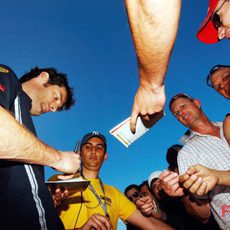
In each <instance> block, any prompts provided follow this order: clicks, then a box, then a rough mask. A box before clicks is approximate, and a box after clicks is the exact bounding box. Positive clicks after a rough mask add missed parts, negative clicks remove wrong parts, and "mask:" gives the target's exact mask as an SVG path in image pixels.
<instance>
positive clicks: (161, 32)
mask: <svg viewBox="0 0 230 230" xmlns="http://www.w3.org/2000/svg"><path fill="white" fill-rule="evenodd" d="M125 4H126V9H127V15H128V20H129V25H130V29H131V33H132V38H133V42H134V46H135V50H136V55H137V61H138V71H139V80H140V84H139V88H138V90H137V93H136V95H135V99H134V104H133V109H132V114H131V120H130V129H131V131H133V132H135V127H136V120H137V117H138V116H141V118H142V120H146V121H149V120H151V116H152V115H153V114H154V113H157V112H160V111H162V110H163V109H164V105H165V100H166V98H165V89H164V78H165V74H166V71H167V68H168V62H169V59H170V55H171V52H172V49H173V46H174V42H175V39H176V34H177V29H178V23H179V16H180V8H181V0H172V1H167V0H161V1H158V0H125Z"/></svg>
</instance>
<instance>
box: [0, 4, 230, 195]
mask: <svg viewBox="0 0 230 230" xmlns="http://www.w3.org/2000/svg"><path fill="white" fill-rule="evenodd" d="M208 2H209V1H208V0H203V1H199V0H193V1H183V5H182V12H181V20H180V25H179V31H178V35H177V40H176V43H175V47H174V50H173V54H172V57H171V60H170V63H169V69H168V72H167V76H166V80H165V85H166V94H167V101H166V107H165V112H166V116H165V117H164V119H162V120H161V121H160V122H159V123H158V124H157V125H156V126H155V127H153V128H152V129H151V130H150V131H149V132H148V133H147V134H145V135H144V136H143V137H142V138H141V139H139V140H138V141H137V142H135V143H134V144H133V145H132V146H130V147H129V148H128V149H127V148H125V147H124V146H123V145H122V144H121V143H119V142H118V141H117V140H116V139H115V138H114V137H112V136H111V135H110V134H109V130H110V129H111V128H112V127H113V126H115V125H117V124H118V123H119V122H121V121H122V120H123V119H125V118H126V117H128V116H129V115H130V112H131V108H132V104H133V98H134V95H135V92H136V90H137V87H138V72H137V64H136V57H135V51H134V48H133V44H132V39H131V35H130V31H129V26H128V21H127V17H126V12H125V7H124V2H123V1H121V0H113V1H111V0H100V1H99V0H98V1H95V0H68V1H66V0H65V1H64V0H50V1H47V0H39V1H35V0H30V1H29V0H20V1H18V0H7V1H4V0H2V1H0V3H1V14H0V21H1V22H2V23H1V36H0V42H1V46H0V53H1V63H4V64H7V65H9V66H11V67H12V68H13V70H14V71H15V72H16V73H17V75H18V76H21V75H22V74H23V73H24V72H26V71H27V70H29V69H31V68H33V67H34V66H36V65H38V66H40V67H48V66H54V67H56V68H57V69H58V70H59V71H61V72H65V73H67V74H68V76H69V82H70V84H71V85H72V86H73V87H74V91H75V96H76V99H77V103H76V105H75V106H74V108H72V110H70V111H68V112H60V113H53V114H46V115H43V116H40V117H35V118H34V122H35V125H36V129H37V134H38V137H39V138H40V139H41V140H43V141H44V142H46V143H47V144H49V145H51V146H53V147H55V148H57V149H60V150H70V149H71V150H72V149H73V148H74V145H75V142H76V140H79V139H81V137H82V136H83V135H84V134H85V133H87V132H89V131H93V130H97V131H100V132H101V133H103V134H105V135H106V137H107V140H108V154H109V158H108V160H107V162H105V164H104V166H103V168H102V170H101V178H102V179H103V181H105V182H107V183H108V184H112V185H114V186H116V187H117V188H119V189H120V190H122V191H123V190H124V188H125V187H126V185H129V184H130V183H141V182H142V181H143V180H144V179H147V178H148V176H149V174H150V173H151V172H152V171H155V170H159V169H160V170H163V169H164V168H166V167H167V164H166V161H165V153H166V150H167V148H168V147H169V146H170V145H172V144H175V143H178V139H179V138H180V136H181V135H182V134H183V132H184V131H185V130H186V129H185V127H183V126H182V125H180V124H179V123H178V122H177V121H176V120H175V118H173V116H172V115H171V113H170V112H169V110H168V102H169V100H170V98H171V97H172V96H173V95H174V94H176V93H178V92H186V93H188V94H191V95H193V96H194V97H198V98H199V99H200V100H201V103H202V108H203V110H204V111H205V112H206V113H207V114H208V116H209V117H210V119H211V120H219V121H221V120H223V118H224V116H225V114H226V113H227V112H229V110H228V108H229V102H228V101H227V100H225V99H224V98H222V97H221V96H219V95H218V94H217V93H215V92H214V91H213V90H212V89H211V88H208V87H207V86H206V84H205V78H206V75H207V73H208V71H209V69H210V68H211V67H212V66H213V65H215V64H229V53H228V51H229V41H227V40H224V41H221V42H219V43H218V44H215V45H206V44H203V43H201V42H199V41H198V40H197V39H196V37H195V34H196V31H197V29H198V27H199V25H200V24H201V22H202V21H203V19H204V17H205V16H206V12H207V6H208ZM153 42H154V41H153ZM53 173H55V172H54V171H53V170H51V169H48V168H47V169H46V178H47V177H49V176H51V175H52V174H53Z"/></svg>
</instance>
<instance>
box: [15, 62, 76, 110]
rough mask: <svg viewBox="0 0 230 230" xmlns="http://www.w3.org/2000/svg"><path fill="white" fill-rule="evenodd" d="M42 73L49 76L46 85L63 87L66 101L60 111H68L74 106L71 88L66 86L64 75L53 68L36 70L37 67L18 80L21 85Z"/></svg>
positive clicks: (66, 81)
mask: <svg viewBox="0 0 230 230" xmlns="http://www.w3.org/2000/svg"><path fill="white" fill-rule="evenodd" d="M42 72H46V73H48V74H49V80H48V82H47V84H48V85H58V86H59V87H65V88H66V91H67V100H66V102H65V104H64V105H63V106H62V108H60V110H63V109H64V110H68V109H70V107H71V106H72V105H74V103H75V100H74V98H73V88H71V87H70V86H69V84H68V80H67V76H66V74H64V73H58V72H57V70H56V69H55V68H53V67H51V68H38V67H37V66H36V67H35V68H33V69H31V70H30V72H28V73H26V74H24V75H23V76H22V77H21V78H20V79H19V80H20V82H21V83H24V82H26V81H29V80H31V79H32V78H35V77H37V76H39V75H40V74H41V73H42Z"/></svg>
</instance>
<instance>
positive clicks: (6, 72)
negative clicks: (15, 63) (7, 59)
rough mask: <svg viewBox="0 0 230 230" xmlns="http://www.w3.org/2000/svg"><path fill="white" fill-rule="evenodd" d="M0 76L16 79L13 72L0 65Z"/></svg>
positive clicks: (7, 67)
mask: <svg viewBox="0 0 230 230" xmlns="http://www.w3.org/2000/svg"><path fill="white" fill-rule="evenodd" d="M0 75H3V76H6V75H11V76H13V77H16V78H17V76H16V74H15V72H14V71H13V70H12V69H11V68H10V67H9V66H7V65H4V64H0Z"/></svg>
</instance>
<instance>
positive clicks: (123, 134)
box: [109, 111, 165, 147]
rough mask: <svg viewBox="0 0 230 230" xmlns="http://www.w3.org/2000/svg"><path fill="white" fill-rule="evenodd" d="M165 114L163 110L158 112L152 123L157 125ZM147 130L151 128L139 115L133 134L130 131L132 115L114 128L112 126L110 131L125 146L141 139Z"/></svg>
mask: <svg viewBox="0 0 230 230" xmlns="http://www.w3.org/2000/svg"><path fill="white" fill-rule="evenodd" d="M164 115H165V113H164V112H163V111H162V112H160V113H157V114H156V115H155V116H154V119H153V120H152V124H153V125H155V124H156V123H157V122H158V121H159V120H160V119H161V118H162V117H163V116H164ZM147 131H149V128H146V127H145V126H144V124H143V122H142V120H141V118H140V117H138V118H137V124H136V132H135V134H133V133H132V132H131V131H130V117H128V118H127V119H125V120H124V121H122V122H121V123H119V124H118V125H116V126H115V127H114V128H112V129H111V130H110V131H109V132H110V134H112V135H113V136H114V137H115V138H117V139H118V140H119V141H120V142H121V143H122V144H123V145H124V146H126V147H129V146H130V145H131V144H132V143H133V142H135V141H136V140H137V139H139V138H140V137H141V136H142V135H144V134H145V133H146V132H147Z"/></svg>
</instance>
